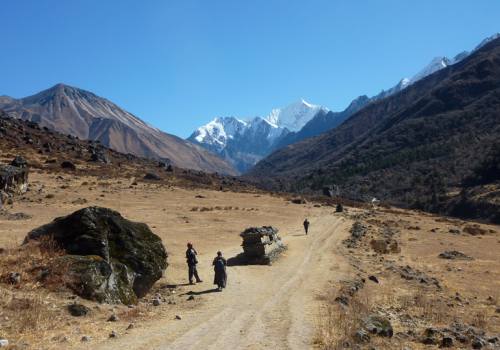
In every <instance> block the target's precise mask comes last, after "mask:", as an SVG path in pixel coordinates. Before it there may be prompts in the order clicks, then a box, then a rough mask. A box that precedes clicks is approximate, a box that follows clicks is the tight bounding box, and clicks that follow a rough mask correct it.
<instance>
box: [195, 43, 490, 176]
mask: <svg viewBox="0 0 500 350" xmlns="http://www.w3.org/2000/svg"><path fill="white" fill-rule="evenodd" d="M499 36H500V34H495V35H492V36H490V37H488V38H486V39H484V40H483V41H482V42H481V43H480V44H479V45H478V46H477V47H476V48H475V49H474V50H472V52H474V51H476V50H478V49H480V48H481V47H483V46H484V45H486V44H487V43H489V42H490V41H492V40H495V39H496V38H498V37H499ZM470 54H471V52H468V51H463V52H461V53H459V54H457V55H456V56H454V57H453V58H448V57H446V56H438V57H435V58H434V59H432V60H431V61H430V62H429V63H428V64H427V65H426V66H425V67H423V68H422V69H421V70H420V71H419V72H417V73H416V74H415V75H413V76H412V77H411V78H403V79H401V80H400V81H399V82H398V83H397V84H396V85H394V86H393V87H391V88H390V89H387V90H382V91H381V92H380V93H379V94H377V95H375V96H372V97H368V96H366V95H362V96H359V97H357V98H355V99H354V100H353V101H352V102H351V103H350V104H349V106H348V107H347V108H346V109H345V110H343V111H341V112H334V111H329V110H328V109H327V108H325V107H319V106H314V105H311V104H309V103H307V102H305V101H303V100H302V101H299V102H297V103H294V104H292V105H290V106H288V107H286V108H284V109H283V110H281V109H277V110H275V111H273V113H279V112H282V113H283V112H284V111H286V113H285V114H286V115H287V119H288V121H286V122H283V121H282V122H281V123H280V122H276V121H275V120H274V119H273V113H271V114H270V115H269V116H268V117H267V118H259V117H258V118H257V120H254V121H251V122H248V121H245V120H244V119H241V118H236V117H226V118H216V119H215V120H213V121H212V122H210V123H208V124H206V125H203V126H201V127H200V128H198V129H197V130H196V131H195V132H194V133H193V134H192V135H191V136H190V137H189V138H188V140H190V141H193V142H195V143H198V144H199V145H201V146H202V147H205V148H206V149H208V150H210V151H211V152H214V153H215V154H218V155H219V156H221V157H222V158H224V159H226V160H227V161H229V162H230V163H231V164H233V165H234V166H235V167H236V168H237V169H238V170H239V171H240V172H242V173H245V172H246V171H248V170H250V169H251V168H252V167H253V166H254V165H255V164H256V163H257V162H258V161H259V160H261V159H263V158H264V157H265V156H267V155H269V154H271V153H272V152H274V151H276V150H279V149H281V148H283V147H285V146H288V145H291V144H293V143H296V142H300V141H302V140H305V139H307V138H309V137H314V136H317V135H320V134H322V133H324V132H326V131H328V130H331V129H333V128H335V127H337V126H339V125H340V124H342V123H343V122H344V121H345V120H347V119H348V118H349V117H350V116H352V115H353V114H354V113H356V112H358V111H359V110H361V109H363V108H364V107H365V106H367V105H368V104H370V103H373V102H375V101H379V100H381V99H384V98H387V97H389V96H391V95H394V94H396V93H398V92H400V91H402V90H404V89H406V88H407V87H409V86H411V85H412V84H415V83H416V82H418V81H420V80H421V79H423V78H425V77H427V76H429V75H431V74H434V73H435V72H437V71H439V70H441V69H444V68H446V67H448V66H451V65H453V64H456V63H458V62H460V61H461V60H463V59H464V58H466V57H467V56H469V55H470ZM308 106H313V107H315V108H308ZM304 110H307V112H306V113H304ZM238 120H239V121H240V126H239V127H238V128H237V129H234V128H233V125H234V124H235V123H237V121H238ZM262 120H266V121H269V122H270V124H271V126H270V127H262V126H261V125H260V124H261V123H262ZM290 121H291V122H290ZM243 124H245V126H244V125H243ZM226 125H227V127H226ZM273 125H275V126H277V130H276V128H274V129H273ZM226 129H227V130H226ZM247 130H251V131H249V132H247ZM269 132H271V135H269ZM223 139H224V140H225V141H224V140H223ZM215 144H216V145H217V146H216V147H214V145H215ZM249 145H254V146H255V147H249Z"/></svg>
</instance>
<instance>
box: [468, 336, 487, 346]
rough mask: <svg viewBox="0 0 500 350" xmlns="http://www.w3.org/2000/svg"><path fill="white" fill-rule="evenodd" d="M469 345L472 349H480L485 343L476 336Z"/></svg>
mask: <svg viewBox="0 0 500 350" xmlns="http://www.w3.org/2000/svg"><path fill="white" fill-rule="evenodd" d="M471 345H472V348H473V349H482V348H483V346H484V345H485V343H484V341H483V340H482V339H481V338H478V337H476V338H474V339H473V340H472V343H471Z"/></svg>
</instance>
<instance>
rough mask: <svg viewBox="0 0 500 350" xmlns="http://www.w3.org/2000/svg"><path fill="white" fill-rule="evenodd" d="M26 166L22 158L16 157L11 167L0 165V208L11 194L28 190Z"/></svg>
mask: <svg viewBox="0 0 500 350" xmlns="http://www.w3.org/2000/svg"><path fill="white" fill-rule="evenodd" d="M28 172H29V171H28V166H27V162H26V160H24V158H22V157H16V158H15V159H14V160H13V161H12V163H11V165H3V164H0V208H2V206H3V204H4V201H6V200H7V198H8V197H9V196H11V195H13V194H23V193H25V192H26V191H27V190H28Z"/></svg>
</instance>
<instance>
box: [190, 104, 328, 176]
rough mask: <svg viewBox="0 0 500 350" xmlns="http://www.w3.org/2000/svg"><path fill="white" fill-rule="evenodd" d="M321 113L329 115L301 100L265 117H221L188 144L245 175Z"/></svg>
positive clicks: (320, 108)
mask: <svg viewBox="0 0 500 350" xmlns="http://www.w3.org/2000/svg"><path fill="white" fill-rule="evenodd" d="M320 112H323V113H326V112H328V109H326V108H324V107H321V106H317V105H313V104H310V103H308V102H306V101H304V100H300V101H297V102H295V103H292V104H290V105H288V106H286V107H284V108H279V109H273V110H272V111H271V113H270V114H269V115H268V116H266V117H255V118H252V119H240V118H236V117H218V118H215V119H214V120H212V121H211V122H209V123H207V124H205V125H203V126H201V127H199V128H198V129H197V130H196V131H195V132H193V134H192V135H191V136H190V137H189V138H188V140H189V141H192V142H195V143H198V144H199V145H201V146H202V147H204V148H206V149H207V150H209V151H211V152H213V153H215V154H217V155H220V156H222V157H223V158H224V159H226V160H228V161H229V162H230V163H232V164H233V165H234V166H235V167H236V168H237V169H238V170H239V171H241V172H244V171H246V170H248V169H249V168H251V167H252V166H253V165H254V164H255V163H257V162H258V161H259V160H260V159H262V158H263V157H265V156H267V155H268V154H269V153H270V152H271V151H272V150H273V148H274V145H276V144H277V143H278V142H279V141H280V140H281V139H282V138H283V137H285V136H286V135H287V134H288V133H290V132H291V131H298V130H300V129H301V128H302V127H303V126H304V125H305V124H307V122H309V121H310V120H311V119H313V118H314V117H315V116H316V115H317V114H318V113H320Z"/></svg>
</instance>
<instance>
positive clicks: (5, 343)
mask: <svg viewBox="0 0 500 350" xmlns="http://www.w3.org/2000/svg"><path fill="white" fill-rule="evenodd" d="M7 346H9V341H8V340H7V339H0V348H6V347H7Z"/></svg>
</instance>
